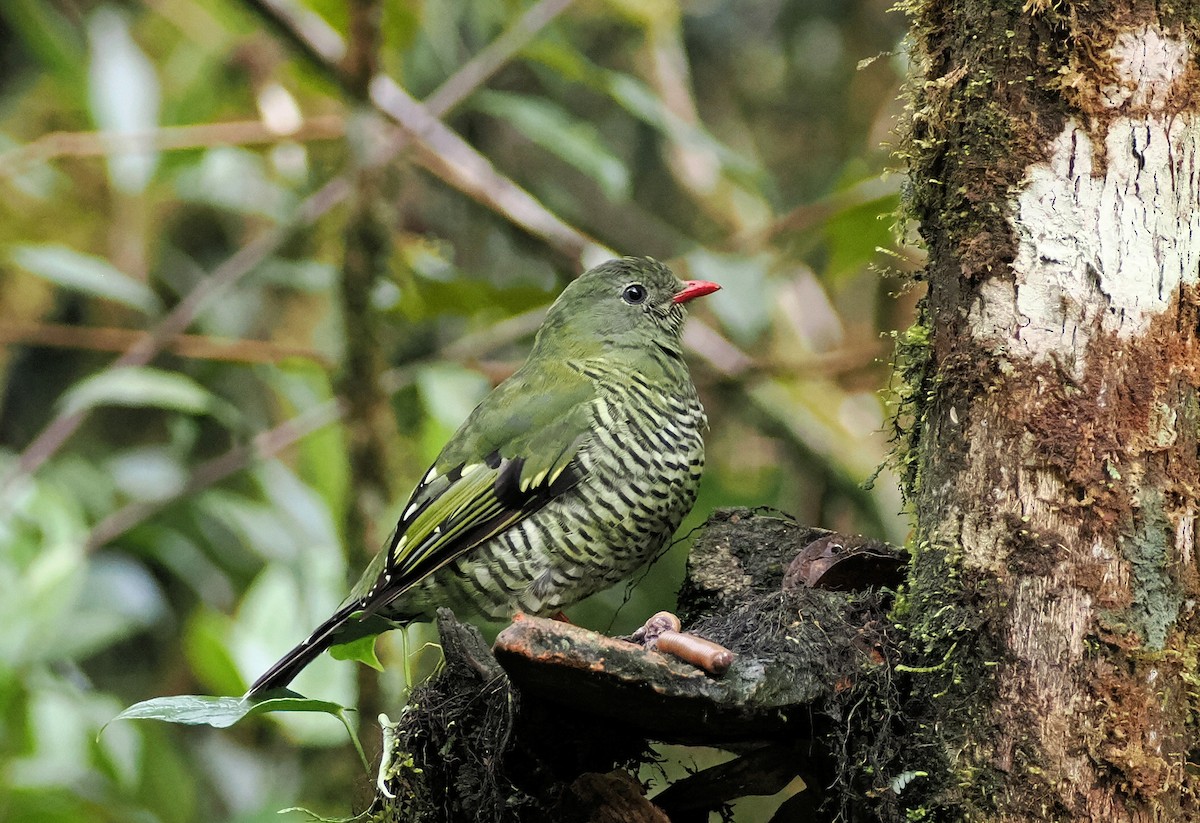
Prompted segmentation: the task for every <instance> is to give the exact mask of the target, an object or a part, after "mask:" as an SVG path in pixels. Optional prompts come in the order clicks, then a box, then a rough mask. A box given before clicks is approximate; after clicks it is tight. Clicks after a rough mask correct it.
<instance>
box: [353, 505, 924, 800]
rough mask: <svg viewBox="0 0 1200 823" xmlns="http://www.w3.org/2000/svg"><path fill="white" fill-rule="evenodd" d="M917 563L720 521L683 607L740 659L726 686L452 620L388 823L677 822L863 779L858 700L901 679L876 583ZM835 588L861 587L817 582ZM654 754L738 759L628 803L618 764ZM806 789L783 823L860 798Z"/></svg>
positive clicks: (654, 656) (531, 632)
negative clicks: (670, 745) (686, 751)
mask: <svg viewBox="0 0 1200 823" xmlns="http://www.w3.org/2000/svg"><path fill="white" fill-rule="evenodd" d="M801 558H807V559H801ZM905 559H906V558H904V557H903V556H902V555H901V554H899V553H897V552H895V550H892V549H890V548H889V547H887V546H885V545H884V544H882V543H878V542H877V541H870V540H865V539H861V538H848V537H846V536H843V535H836V534H833V533H830V532H826V531H823V530H818V529H810V528H805V527H803V526H800V525H798V524H796V523H795V522H794V521H792V520H790V519H789V518H787V517H785V516H782V515H778V514H775V513H766V514H764V513H756V512H751V511H749V510H745V509H741V510H724V511H720V512H717V513H716V514H714V515H713V517H712V518H710V520H709V522H708V523H707V524H706V527H705V529H704V531H703V533H702V535H701V536H700V537H699V538H698V539H697V540H696V543H695V545H694V547H693V549H692V554H691V558H690V561H689V567H688V575H687V579H686V581H685V584H684V587H683V590H682V591H681V593H680V598H679V608H680V614H681V616H682V618H683V626H682V628H683V629H685V630H686V631H687V632H690V633H691V634H693V635H698V636H699V637H701V638H707V639H708V640H711V641H714V642H715V643H719V644H720V645H721V646H724V647H727V648H728V649H729V650H731V651H732V652H733V653H734V654H735V656H736V659H735V660H734V662H733V664H732V666H731V667H730V668H729V670H728V672H727V673H726V674H725V675H724V676H723V677H716V676H714V675H712V674H710V673H707V672H705V671H703V670H702V669H700V668H697V667H696V666H693V665H691V664H689V663H686V662H684V661H682V660H679V659H676V658H674V657H672V656H669V655H665V654H661V653H660V652H658V651H653V650H648V649H647V648H644V647H643V646H641V645H638V644H637V643H633V642H629V641H628V640H625V639H617V638H610V637H605V636H604V635H602V634H599V633H597V632H594V631H590V630H588V629H584V628H581V627H579V626H572V625H570V624H564V623H561V622H556V621H551V620H544V619H540V618H531V617H525V618H523V619H520V620H518V621H515V622H514V623H513V624H512V625H511V626H509V627H507V628H506V629H505V630H504V631H503V632H501V634H500V635H499V637H498V638H497V640H496V643H495V646H494V648H493V649H491V650H489V649H488V647H487V645H486V643H485V642H484V641H483V639H482V637H481V636H480V634H479V632H478V630H476V629H475V628H473V627H471V626H468V625H465V624H462V623H460V622H458V621H457V620H456V619H455V618H454V616H453V615H452V614H451V613H450V612H448V611H445V610H443V611H442V612H440V613H439V617H438V627H439V630H440V632H441V636H442V646H443V650H444V652H445V656H446V668H445V670H444V671H443V673H442V674H441V675H440V676H438V677H437V678H435V679H434V680H433V681H432V682H430V683H429V684H427V685H426V686H424V687H422V688H421V689H419V690H418V691H417V692H416V693H415V694H414V696H413V699H412V701H411V702H410V706H409V707H408V709H406V711H405V713H404V715H403V717H402V719H401V722H400V724H399V727H398V729H397V750H396V751H395V752H394V754H393V758H392V762H393V763H399V764H402V765H401V766H400V767H397V768H394V769H393V770H392V773H391V774H390V775H389V778H390V779H389V780H388V786H389V791H391V792H392V793H393V794H395V795H396V799H394V800H389V799H388V798H386V797H385V796H382V795H381V797H380V798H379V799H378V800H377V802H376V807H375V810H376V811H377V812H379V813H380V817H378V818H377V819H382V820H389V821H402V820H403V821H409V820H438V821H443V820H444V821H457V820H471V821H474V820H496V821H501V820H503V821H522V820H537V821H539V823H543V822H544V821H546V820H555V821H571V820H608V819H611V820H621V819H627V820H647V821H657V822H660V821H664V820H670V821H674V823H683V822H684V821H691V820H706V819H707V817H706V816H707V814H708V812H709V811H710V810H712V809H716V808H719V807H721V806H722V805H723V804H726V803H729V802H730V801H732V800H734V799H736V798H738V797H741V796H744V795H746V794H759V793H767V794H773V793H776V792H778V791H780V790H781V789H782V788H783V787H785V786H788V785H789V784H790V783H791V782H792V781H793V780H794V778H796V777H797V776H801V777H802V778H803V780H804V783H805V784H807V785H808V786H810V787H825V786H830V785H835V784H836V783H837V782H838V780H839V779H840V778H843V777H844V778H845V780H847V781H851V780H852V778H851V777H849V776H847V769H848V765H847V764H845V763H842V762H841V761H840V760H839V756H840V755H839V752H840V751H841V750H842V748H843V747H842V746H841V739H842V737H844V735H846V734H847V733H848V729H849V727H850V726H851V725H852V724H854V723H858V722H860V718H858V717H857V716H856V715H855V714H854V711H853V707H854V706H855V705H856V702H855V701H859V700H860V698H861V694H863V693H866V692H867V691H871V690H878V689H880V688H883V687H884V685H886V684H887V683H889V682H890V661H891V660H892V659H893V657H894V653H893V651H892V650H891V649H890V648H889V647H888V637H887V631H886V627H888V626H889V625H890V623H889V621H888V620H887V619H886V618H885V615H886V608H887V597H888V595H887V594H885V593H881V592H880V591H879V590H878V586H879V585H880V584H883V583H890V582H892V581H893V580H895V579H896V575H897V570H898V569H900V568H901V567H902V565H903V563H904V562H905ZM793 561H796V563H800V564H801V565H802V567H801V568H799V569H798V568H797V566H796V565H795V563H794V562H793ZM789 570H790V571H789ZM785 577H786V585H785ZM823 580H827V581H829V582H830V583H831V584H836V586H837V587H838V588H839V589H855V588H857V589H859V590H845V591H829V590H823V589H817V588H810V587H809V583H816V584H818V585H819V584H820V583H821V582H822V581H823ZM659 628H660V629H661V628H663V627H661V626H660V627H659ZM665 628H666V629H667V631H674V626H673V625H672V626H665ZM881 684H883V685H881ZM650 741H666V742H681V743H690V744H703V745H708V746H713V745H716V746H721V747H724V748H728V749H731V750H734V751H737V752H738V753H739V754H740V755H741V756H740V757H739V758H738V759H735V760H733V761H731V762H730V763H726V764H722V765H721V766H718V767H714V768H713V769H710V770H707V771H706V772H703V773H702V774H703V775H706V776H705V777H703V778H702V777H700V776H699V775H697V776H694V777H692V778H688V779H685V780H682V781H679V782H677V783H676V784H674V785H673V786H670V787H668V788H667V789H666V790H664V791H662V792H661V793H660V794H659V795H658V796H657V797H655V798H652V799H651V800H647V799H646V798H644V797H642V795H641V793H640V791H631V787H632V788H637V787H638V786H639V785H640V784H638V783H637V781H636V779H634V778H633V777H631V775H633V776H636V774H637V772H636V769H635V770H634V771H633V772H632V773H630V772H623V771H616V772H614V769H616V770H621V769H622V767H624V768H628V767H631V766H634V765H636V764H639V763H648V762H652V761H653V754H652V753H651V752H650V750H649V742H650ZM622 775H624V776H622ZM797 785H799V782H798V781H797ZM868 788H869V790H874V789H875V788H877V787H874V786H871V787H868ZM802 794H803V797H797V798H793V799H792V800H789V801H788V802H787V803H786V804H785V805H784V806H783V807H781V809H780V812H779V813H778V815H777V819H778V820H779V821H784V820H793V819H795V820H824V819H832V818H833V816H834V813H835V812H838V811H842V812H843V813H845V812H846V810H847V809H851V804H849V803H848V802H847V801H846V800H845V798H848V797H852V796H855V792H846V793H845V795H844V796H843V797H842V798H840V799H838V798H834V800H836V801H837V802H836V803H835V802H833V801H832V800H831V802H830V803H828V804H826V805H827V806H828V808H825V807H822V809H823V811H821V812H820V813H818V812H816V811H815V810H816V809H817V808H818V807H819V806H820V804H821V795H819V794H818V793H817V792H816V791H813V790H809V791H805V792H803V793H802ZM845 819H851V820H852V819H854V817H853V815H847V816H846V818H845Z"/></svg>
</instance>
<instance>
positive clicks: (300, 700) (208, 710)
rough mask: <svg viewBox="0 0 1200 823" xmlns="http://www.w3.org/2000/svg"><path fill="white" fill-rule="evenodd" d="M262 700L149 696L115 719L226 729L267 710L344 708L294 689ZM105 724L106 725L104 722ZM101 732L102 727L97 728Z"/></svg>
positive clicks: (333, 711) (336, 710) (335, 713)
mask: <svg viewBox="0 0 1200 823" xmlns="http://www.w3.org/2000/svg"><path fill="white" fill-rule="evenodd" d="M271 694H282V695H285V696H282V697H270V698H267V699H266V700H258V701H255V700H249V699H247V698H244V697H216V696H213V695H207V694H181V695H176V696H174V697H153V698H151V699H149V700H143V701H142V702H141V703H135V704H133V705H132V706H130V707H129V708H128V709H126V710H125V711H123V712H121V713H120V714H118V715H117V716H116V717H114V718H113V719H112V720H110V721H109V723H111V722H113V721H116V720H162V721H163V722H165V723H178V724H181V725H185V726H212V727H213V728H215V729H226V728H229V727H230V726H232V725H233V724H234V723H237V722H238V721H240V720H242V719H243V718H246V717H254V716H255V715H260V714H268V713H270V712H321V713H324V714H331V715H333V716H334V717H337V718H338V719H339V720H340V719H341V718H342V717H343V713H344V712H345V711H346V707H345V706H341V705H338V704H337V703H332V702H330V701H328V700H313V699H311V698H308V697H305V696H304V695H302V694H298V693H297V692H293V691H289V690H287V689H278V690H276V691H273V692H271ZM105 725H106V726H107V725H108V724H105ZM101 731H102V732H103V729H101Z"/></svg>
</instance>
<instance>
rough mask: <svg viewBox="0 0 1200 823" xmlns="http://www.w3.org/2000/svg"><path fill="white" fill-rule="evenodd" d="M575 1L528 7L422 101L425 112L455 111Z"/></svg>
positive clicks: (550, 0) (558, 0) (543, 2)
mask: <svg viewBox="0 0 1200 823" xmlns="http://www.w3.org/2000/svg"><path fill="white" fill-rule="evenodd" d="M574 2H575V0H541V2H539V3H534V4H533V5H532V6H530V7H529V9H528V10H526V12H525V13H524V14H523V15H521V17H520V18H519V19H518V20H517V22H516V23H514V24H513V25H512V26H510V27H509V28H508V29H506V30H505V31H504V33H503V34H501V35H500V36H499V37H497V38H496V39H495V40H493V41H492V42H491V43H489V44H488V45H487V46H485V47H484V48H483V49H481V50H480V51H479V53H478V54H476V55H475V56H474V57H472V58H471V59H470V60H468V61H467V62H466V63H464V64H463V65H462V67H461V68H459V70H458V71H456V72H455V73H454V76H453V77H450V78H449V79H448V80H446V82H444V83H442V85H441V86H439V87H438V88H437V90H436V91H435V92H434V93H433V94H431V95H429V97H427V98H425V108H427V109H428V110H429V111H430V112H433V113H435V114H438V115H441V114H444V113H446V112H448V111H450V110H451V109H454V108H456V107H457V106H458V104H459V103H461V102H462V101H463V100H466V99H467V98H468V97H470V96H471V95H472V94H474V93H475V90H476V89H478V88H480V87H481V86H483V84H484V83H486V82H487V81H488V80H489V79H491V77H492V75H494V74H495V73H496V72H497V71H499V70H500V69H501V68H502V67H503V66H504V65H505V64H506V63H508V62H509V61H510V60H512V58H513V57H514V56H515V55H516V53H517V52H519V51H520V50H521V49H523V48H525V46H526V44H527V43H529V41H530V40H532V39H533V37H534V35H535V34H537V33H538V32H539V31H541V30H542V29H544V28H545V27H546V26H547V25H549V23H550V21H552V20H553V19H554V18H555V17H558V15H560V14H562V13H563V12H564V11H566V10H567V8H568V7H570V5H571V4H572V3H574Z"/></svg>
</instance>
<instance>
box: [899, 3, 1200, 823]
mask: <svg viewBox="0 0 1200 823" xmlns="http://www.w3.org/2000/svg"><path fill="white" fill-rule="evenodd" d="M907 11H908V12H909V13H910V14H911V16H912V21H913V47H914V48H913V51H914V60H915V63H916V64H917V67H918V70H920V71H921V72H923V76H922V77H921V78H920V79H919V80H917V81H915V82H914V90H913V100H912V110H911V114H910V118H911V119H910V123H909V128H908V134H907V136H906V140H905V143H904V145H905V147H906V152H907V155H908V156H907V161H908V163H909V171H910V176H911V179H912V181H913V184H912V197H911V201H910V206H911V209H912V212H913V216H914V217H915V218H916V220H917V222H918V224H919V228H920V231H921V233H922V235H923V237H924V239H925V241H926V243H927V245H928V248H929V252H930V259H929V264H928V268H927V277H928V286H929V291H928V295H927V297H926V298H925V301H924V306H923V317H922V319H921V322H920V324H919V326H917V327H916V328H914V329H913V330H912V332H910V334H909V336H908V338H907V341H906V346H905V347H904V351H903V352H902V354H903V355H904V361H903V362H904V367H905V374H906V377H907V380H908V390H909V395H908V396H909V401H908V402H909V404H910V411H911V412H912V418H911V419H912V424H911V428H909V429H908V430H907V435H908V439H907V452H906V454H905V457H906V458H907V467H908V475H907V480H906V486H907V489H906V490H907V492H908V495H909V500H910V503H911V504H912V507H913V509H914V511H915V513H916V518H917V523H918V542H919V546H918V551H917V552H916V556H915V562H914V566H913V570H912V575H911V581H910V585H909V588H908V591H907V594H906V596H905V597H904V598H903V599H902V601H901V602H900V603H899V604H898V606H897V617H898V622H899V623H901V625H902V626H903V627H904V628H905V629H907V631H908V632H910V639H911V642H912V644H913V650H914V652H915V653H916V655H917V659H915V660H914V661H912V663H913V665H911V666H910V667H909V669H910V672H911V674H910V676H911V678H912V681H913V686H914V688H915V694H916V695H917V697H918V699H916V700H914V701H912V703H911V705H912V706H914V707H916V708H915V709H914V712H915V715H916V716H915V717H913V718H911V719H912V720H914V721H915V722H913V723H912V724H911V725H910V726H908V728H909V729H910V733H911V735H912V738H913V740H912V745H911V746H910V747H909V748H908V750H907V753H906V755H904V757H907V758H908V761H909V762H908V763H907V765H908V766H910V767H911V769H912V773H913V774H915V773H917V772H928V777H926V776H924V775H920V779H914V780H912V781H911V782H908V784H907V787H906V788H904V790H903V791H902V792H901V794H900V798H899V800H900V804H899V805H900V806H901V807H906V808H907V809H908V812H909V814H910V816H911V815H921V814H922V812H923V813H924V814H925V815H926V818H925V819H934V818H937V819H964V818H965V819H972V820H1071V821H1075V820H1080V821H1082V820H1089V821H1143V820H1170V821H1180V820H1200V799H1198V798H1200V762H1198V761H1200V721H1198V717H1200V696H1198V694H1197V692H1200V668H1198V665H1197V649H1198V648H1200V611H1198V609H1197V600H1198V599H1200V575H1198V573H1197V566H1196V548H1197V547H1196V516H1197V511H1200V446H1198V439H1200V438H1198V435H1200V403H1198V387H1200V343H1198V340H1197V337H1198V334H1200V328H1198V323H1200V282H1198V281H1200V4H1198V3H1196V2H1187V0H1185V1H1184V2H1179V3H1175V4H1171V5H1168V4H1156V3H1148V2H1126V3H1120V2H1104V1H1102V2H1096V3H1089V4H1082V3H1076V2H1070V0H1062V1H1061V2H1060V1H1059V0H1053V1H1052V0H1028V2H1022V0H950V2H945V1H944V0H933V1H931V2H922V1H921V0H914V2H911V3H909V4H907ZM902 759H903V758H902Z"/></svg>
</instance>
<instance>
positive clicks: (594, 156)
mask: <svg viewBox="0 0 1200 823" xmlns="http://www.w3.org/2000/svg"><path fill="white" fill-rule="evenodd" d="M471 100H472V104H473V105H474V106H475V107H476V108H478V109H479V110H481V111H484V112H486V113H488V114H490V115H492V116H493V117H498V118H500V119H502V120H506V121H508V122H509V123H510V124H511V125H512V126H513V128H515V129H516V130H517V131H519V132H521V134H523V135H525V136H526V137H528V138H529V139H530V140H532V141H533V142H534V143H536V144H538V145H539V146H541V147H542V148H543V149H545V150H546V151H548V152H550V153H551V154H554V155H555V156H557V157H559V158H561V159H562V160H563V161H565V162H567V163H569V164H571V165H572V166H574V167H575V168H577V169H579V170H580V171H581V172H583V173H584V174H586V175H587V176H588V177H590V178H592V179H593V180H595V181H596V183H597V184H598V185H599V186H600V188H601V190H603V191H604V193H605V195H607V196H608V198H609V199H611V200H625V199H627V198H628V197H629V191H630V187H631V184H630V179H629V170H628V169H627V168H626V167H625V164H624V163H623V162H622V161H621V159H620V158H619V157H617V156H616V155H615V154H613V153H612V152H611V151H609V149H608V147H607V146H605V145H604V141H603V139H602V138H601V136H600V132H599V131H597V130H596V127H595V126H593V125H592V124H591V123H589V122H587V121H585V120H579V119H577V118H575V117H574V116H573V115H571V114H570V113H569V112H568V111H567V110H566V109H564V108H562V107H561V106H559V105H558V104H556V103H552V102H550V101H549V100H544V99H541V98H537V97H529V96H527V95H523V94H511V93H508V92H498V91H482V92H479V93H477V94H476V95H475V96H474V97H472V98H471Z"/></svg>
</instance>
